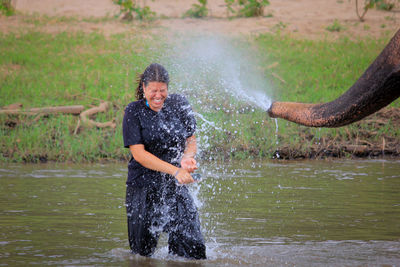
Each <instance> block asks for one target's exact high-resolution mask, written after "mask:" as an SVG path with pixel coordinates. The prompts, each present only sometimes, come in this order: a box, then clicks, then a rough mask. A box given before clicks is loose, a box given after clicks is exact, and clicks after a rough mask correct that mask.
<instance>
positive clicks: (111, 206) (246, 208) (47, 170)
mask: <svg viewBox="0 0 400 267" xmlns="http://www.w3.org/2000/svg"><path fill="white" fill-rule="evenodd" d="M200 172H201V174H202V176H203V180H202V181H201V182H199V183H197V184H196V185H191V186H190V187H191V191H192V193H193V195H194V197H195V200H196V203H197V205H198V206H199V211H200V216H201V223H202V229H203V232H204V236H205V239H206V245H207V254H208V259H207V260H204V261H191V260H185V259H182V258H179V257H174V256H170V255H168V249H167V242H166V240H167V237H166V236H165V235H163V236H162V237H161V239H160V242H159V245H158V248H157V251H156V253H155V255H154V256H153V257H152V258H144V257H140V256H136V255H132V254H130V253H129V250H128V242H127V233H126V232H127V230H126V216H125V206H124V197H125V184H124V182H125V177H126V166H125V164H106V165H100V164H96V165H66V164H37V165H22V164H2V165H0V204H1V206H0V218H1V219H0V266H28V265H39V266H43V265H57V266H59V265H65V266H68V265H74V266H76V265H98V266H294V265H296V266H324V265H329V266H344V265H347V266H349V265H351V266H359V265H370V266H371V265H373V266H376V265H392V266H396V265H397V266H399V265H400V161H391V160H357V161H354V160H340V161H337V160H335V161H293V162H287V161H262V162H249V161H247V162H246V161H241V162H233V163H221V162H219V163H203V165H202V166H201V169H200Z"/></svg>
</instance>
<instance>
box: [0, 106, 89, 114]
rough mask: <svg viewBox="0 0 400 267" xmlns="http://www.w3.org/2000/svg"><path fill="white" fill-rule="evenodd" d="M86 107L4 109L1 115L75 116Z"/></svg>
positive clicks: (0, 111)
mask: <svg viewBox="0 0 400 267" xmlns="http://www.w3.org/2000/svg"><path fill="white" fill-rule="evenodd" d="M84 109H85V108H84V106H82V105H75V106H59V107H44V108H31V109H25V110H21V109H3V110H0V114H10V115H37V114H42V115H48V114H57V113H62V114H73V115H79V114H80V113H81V112H82V111H83V110H84Z"/></svg>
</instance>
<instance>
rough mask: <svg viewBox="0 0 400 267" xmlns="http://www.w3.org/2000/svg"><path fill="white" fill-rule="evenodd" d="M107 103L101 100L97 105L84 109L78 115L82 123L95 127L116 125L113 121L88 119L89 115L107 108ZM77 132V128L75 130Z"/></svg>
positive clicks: (104, 110)
mask: <svg viewBox="0 0 400 267" xmlns="http://www.w3.org/2000/svg"><path fill="white" fill-rule="evenodd" d="M109 105H110V104H109V103H108V102H103V103H101V104H100V105H99V106H98V107H93V108H90V109H88V110H85V111H84V112H82V113H81V114H80V115H79V117H80V120H81V122H82V124H83V125H85V126H88V127H90V128H91V127H97V128H106V127H110V128H115V127H116V126H117V125H116V124H115V122H114V121H108V122H96V121H94V120H91V119H89V118H90V116H92V115H94V114H96V113H99V112H106V111H107V110H108V108H109ZM75 132H77V129H76V130H75Z"/></svg>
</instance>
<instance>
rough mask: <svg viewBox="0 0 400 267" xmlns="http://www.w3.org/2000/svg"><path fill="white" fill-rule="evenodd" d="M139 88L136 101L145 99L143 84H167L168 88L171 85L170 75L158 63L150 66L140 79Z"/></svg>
mask: <svg viewBox="0 0 400 267" xmlns="http://www.w3.org/2000/svg"><path fill="white" fill-rule="evenodd" d="M137 81H138V87H137V88H136V99H137V100H141V99H143V98H144V93H143V83H144V84H145V86H147V85H148V84H149V82H161V83H166V84H167V86H168V84H169V75H168V71H167V70H166V69H165V68H164V67H163V66H162V65H160V64H158V63H152V64H150V65H149V66H148V67H147V68H146V69H145V70H144V72H143V74H140V75H139V77H138V80H137Z"/></svg>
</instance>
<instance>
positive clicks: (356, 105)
mask: <svg viewBox="0 0 400 267" xmlns="http://www.w3.org/2000/svg"><path fill="white" fill-rule="evenodd" d="M361 52H362V51H361ZM399 96H400V30H398V31H397V33H396V34H395V35H394V37H393V38H392V39H391V41H390V42H389V43H388V45H387V46H386V47H385V48H384V49H383V51H382V52H381V54H380V55H379V56H378V57H377V58H376V59H375V61H374V62H373V63H372V64H371V65H370V66H369V67H368V69H367V70H366V71H365V72H364V74H363V75H361V77H360V78H359V79H358V80H357V81H356V82H355V83H354V85H353V86H352V87H350V89H348V90H347V91H346V92H345V93H344V94H343V95H341V96H340V97H338V98H337V99H335V100H333V101H331V102H328V103H323V104H303V103H294V102H273V103H272V105H271V107H270V108H269V110H268V114H269V115H270V116H271V117H273V118H283V119H285V120H289V121H292V122H295V123H298V124H302V125H305V126H310V127H340V126H344V125H347V124H350V123H353V122H356V121H359V120H361V119H363V118H364V117H366V116H368V115H370V114H372V113H374V112H376V111H378V110H380V109H381V108H383V107H385V106H387V105H389V104H390V103H392V102H393V101H394V100H396V99H397V98H398V97H399Z"/></svg>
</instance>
